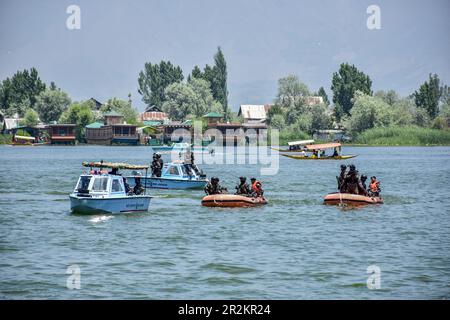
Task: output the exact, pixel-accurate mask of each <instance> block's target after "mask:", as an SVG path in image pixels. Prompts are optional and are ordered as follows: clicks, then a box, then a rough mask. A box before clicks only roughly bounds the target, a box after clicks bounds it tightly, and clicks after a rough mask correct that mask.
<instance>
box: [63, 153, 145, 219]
mask: <svg viewBox="0 0 450 320" xmlns="http://www.w3.org/2000/svg"><path fill="white" fill-rule="evenodd" d="M83 166H85V167H90V168H91V171H90V172H89V174H82V175H81V176H80V178H79V179H78V182H77V184H76V186H75V189H74V190H73V192H72V193H71V194H70V195H69V198H70V209H71V211H72V212H73V213H81V214H98V213H124V212H145V211H148V208H149V206H150V200H151V198H153V197H152V196H150V195H146V194H145V189H144V194H140V195H136V194H133V193H127V192H126V190H125V184H124V178H123V177H122V176H120V175H118V174H112V173H108V171H107V170H103V169H104V168H111V169H127V170H134V169H146V170H147V169H148V166H138V165H129V164H126V163H110V162H103V161H101V162H83ZM93 168H100V170H98V171H97V170H93Z"/></svg>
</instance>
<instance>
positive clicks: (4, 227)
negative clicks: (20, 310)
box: [0, 146, 450, 299]
mask: <svg viewBox="0 0 450 320" xmlns="http://www.w3.org/2000/svg"><path fill="white" fill-rule="evenodd" d="M344 151H345V153H356V154H358V155H359V156H358V157H357V158H355V159H351V160H349V161H345V162H344V163H347V164H349V163H354V164H355V165H356V166H357V168H358V169H359V171H360V173H365V174H366V175H368V176H369V177H370V176H371V175H376V176H377V177H378V178H379V180H381V185H382V195H383V197H384V199H385V204H384V205H381V206H372V207H364V208H360V209H354V210H348V209H347V210H345V209H343V208H339V207H329V206H324V205H323V204H322V201H323V199H322V197H323V196H324V195H325V194H327V193H329V192H333V191H335V189H336V179H335V176H336V175H337V174H338V172H339V165H340V164H341V163H342V162H338V161H298V160H293V159H288V158H285V157H281V158H280V168H279V172H278V174H276V175H273V176H262V177H260V179H261V180H262V181H263V184H264V188H265V191H266V192H265V194H266V196H267V198H268V200H269V201H270V203H269V205H267V206H264V207H259V208H247V209H217V208H206V207H202V206H201V205H200V201H201V198H202V196H203V191H201V190H197V191H162V190H152V191H151V193H152V194H153V195H161V196H164V197H160V198H155V199H153V202H152V204H151V207H150V212H148V213H139V214H125V215H115V216H82V215H72V214H70V210H69V199H68V194H69V193H70V192H71V191H72V189H73V187H74V184H75V182H76V180H77V178H78V175H79V174H80V173H81V171H82V167H81V162H82V161H84V160H88V161H93V160H100V159H105V160H111V161H123V162H130V163H148V162H149V161H150V159H151V155H152V152H151V150H150V148H148V147H100V146H79V147H10V146H0V169H1V170H0V177H1V179H0V298H3V299H30V298H31V299H40V298H50V299H116V298H118V299H135V298H136V299H206V298H210V299H231V298H232V299H386V298H395V299H396V298H401V299H416V298H418V299H423V298H425V299H428V298H430V299H442V298H449V297H450V200H449V187H448V184H449V182H450V148H449V147H430V148H426V147H425V148H409V147H398V148H394V147H393V148H350V147H347V148H344ZM202 168H203V169H204V171H205V172H206V173H207V174H208V177H211V176H212V175H214V176H219V177H220V178H221V180H222V181H223V182H224V184H225V185H226V186H228V188H229V189H233V188H234V185H235V184H236V182H237V180H238V179H237V178H238V177H239V176H241V175H245V176H247V177H250V176H254V175H259V167H258V166H255V165H239V166H237V165H235V166H233V165H220V166H219V165H215V166H214V165H204V166H202ZM71 265H78V266H79V267H80V270H81V278H80V279H81V289H80V290H69V289H68V288H67V287H66V281H67V277H68V276H69V275H68V274H66V271H67V268H68V267H69V266H71ZM369 266H377V267H379V269H380V271H381V274H380V280H381V282H380V285H381V288H380V289H378V290H369V289H368V287H367V284H366V281H367V278H368V277H369V276H370V274H368V273H367V268H368V267H369Z"/></svg>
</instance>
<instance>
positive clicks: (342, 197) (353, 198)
mask: <svg viewBox="0 0 450 320" xmlns="http://www.w3.org/2000/svg"><path fill="white" fill-rule="evenodd" d="M323 202H324V204H326V205H348V206H364V205H369V204H382V203H383V199H382V198H380V197H366V196H362V195H358V194H349V193H339V192H336V193H330V194H327V195H326V196H325V198H324V200H323Z"/></svg>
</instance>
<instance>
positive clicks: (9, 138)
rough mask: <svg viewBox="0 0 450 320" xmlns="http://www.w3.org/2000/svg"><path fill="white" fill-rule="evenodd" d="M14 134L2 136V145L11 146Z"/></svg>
mask: <svg viewBox="0 0 450 320" xmlns="http://www.w3.org/2000/svg"><path fill="white" fill-rule="evenodd" d="M11 143H12V134H0V144H11Z"/></svg>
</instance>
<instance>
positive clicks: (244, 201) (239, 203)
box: [202, 194, 267, 208]
mask: <svg viewBox="0 0 450 320" xmlns="http://www.w3.org/2000/svg"><path fill="white" fill-rule="evenodd" d="M265 204H267V200H266V199H265V198H264V197H258V198H252V197H245V196H240V195H235V194H214V195H209V196H206V197H204V198H203V199H202V206H205V207H239V208H246V207H256V206H261V205H265Z"/></svg>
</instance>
